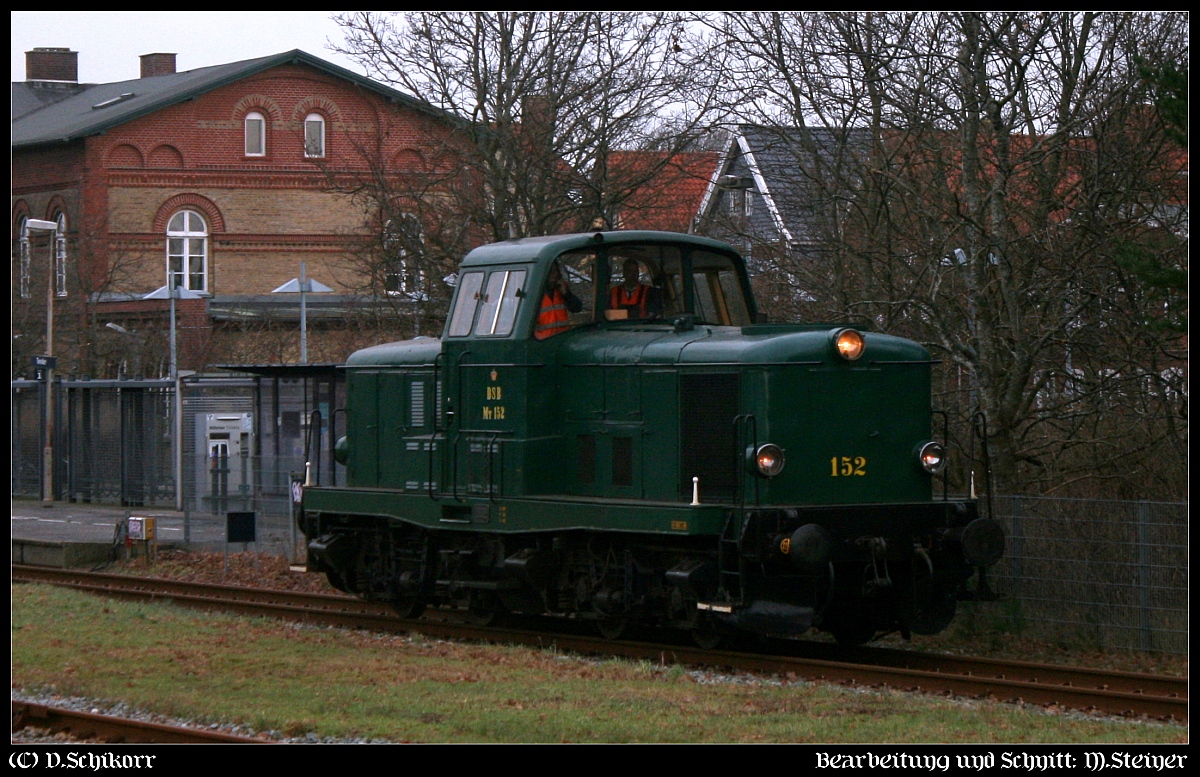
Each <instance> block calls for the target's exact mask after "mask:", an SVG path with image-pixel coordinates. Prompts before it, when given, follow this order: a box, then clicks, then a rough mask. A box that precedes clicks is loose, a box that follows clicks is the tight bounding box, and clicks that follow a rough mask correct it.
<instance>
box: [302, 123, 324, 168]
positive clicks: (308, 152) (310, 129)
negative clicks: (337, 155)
mask: <svg viewBox="0 0 1200 777" xmlns="http://www.w3.org/2000/svg"><path fill="white" fill-rule="evenodd" d="M304 156H306V157H308V158H309V159H320V158H322V157H324V156H325V117H324V116H322V115H321V114H319V113H310V114H308V115H307V116H305V117H304Z"/></svg>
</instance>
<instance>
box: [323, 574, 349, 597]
mask: <svg viewBox="0 0 1200 777" xmlns="http://www.w3.org/2000/svg"><path fill="white" fill-rule="evenodd" d="M325 579H326V580H328V581H329V584H330V585H331V586H333V587H334V588H336V589H338V590H339V591H344V592H345V593H348V594H352V593H354V586H353V576H352V575H348V574H345V575H344V574H342V573H341V572H337V571H335V570H332V569H331V570H329V571H328V572H326V573H325Z"/></svg>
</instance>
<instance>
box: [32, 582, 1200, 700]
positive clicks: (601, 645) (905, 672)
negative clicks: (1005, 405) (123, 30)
mask: <svg viewBox="0 0 1200 777" xmlns="http://www.w3.org/2000/svg"><path fill="white" fill-rule="evenodd" d="M12 579H13V581H17V582H43V583H52V584H55V585H66V586H70V587H73V588H77V589H80V590H85V591H90V592H93V593H99V594H103V595H107V596H121V597H133V598H140V599H170V600H172V601H174V602H176V603H178V604H182V605H186V606H189V607H197V608H204V609H209V610H224V611H233V612H239V613H243V614H253V615H262V616H268V617H280V618H286V619H289V620H296V621H303V622H307V623H319V624H323V625H332V626H341V627H347V628H360V629H372V630H377V631H384V632H392V633H405V632H411V631H420V632H421V633H423V634H426V635H428V636H433V637H441V638H446V639H464V640H479V641H491V642H503V643H508V644H522V645H528V646H531V647H551V646H553V647H555V648H556V649H559V650H570V651H574V652H578V653H584V654H599V655H619V656H623V657H627V658H634V659H639V660H652V661H656V662H662V663H672V664H686V665H692V666H699V667H728V668H731V669H737V670H743V671H751V672H762V673H769V674H773V675H780V676H794V677H797V678H804V679H808V680H814V681H828V682H835V683H841V684H846V685H851V686H860V687H861V686H872V687H888V688H894V689H898V690H904V691H921V692H925V693H952V694H959V695H963V696H968V697H973V698H982V699H994V700H996V701H1001V702H1024V703H1028V704H1038V705H1043V706H1047V707H1049V706H1052V705H1053V706H1058V707H1064V708H1072V709H1083V710H1088V711H1093V712H1099V713H1104V714H1111V715H1124V716H1137V715H1144V716H1148V717H1152V718H1157V719H1164V720H1176V721H1181V722H1186V721H1187V719H1188V711H1187V710H1188V691H1187V683H1188V681H1187V678H1186V677H1183V678H1180V677H1169V676H1162V675H1150V674H1139V673H1134V672H1119V671H1107V670H1094V669H1086V668H1082V667H1070V666H1062V665H1057V664H1040V663H1033V662H1026V661H1006V660H1002V659H990V658H969V657H962V656H944V655H938V654H931V653H917V652H915V651H903V650H890V649H871V648H858V649H853V650H847V649H846V648H841V647H838V648H836V652H834V649H832V646H828V645H820V644H817V643H809V642H804V641H779V642H773V643H771V645H770V648H769V649H770V650H771V651H772V652H770V653H769V654H767V653H762V652H742V651H732V650H702V649H700V648H696V647H691V646H687V645H679V644H662V643H647V642H634V641H620V640H602V639H599V638H596V637H592V636H584V635H580V634H573V633H569V629H570V628H572V626H577V625H579V623H578V622H576V621H563V620H559V621H555V620H551V619H543V621H545V620H550V623H551V624H553V625H552V626H551V628H554V629H555V631H554V632H548V631H547V630H546V629H545V628H538V629H525V628H497V627H486V628H485V627H476V626H471V625H467V624H463V623H456V622H453V621H452V620H449V619H444V620H435V619H431V618H430V617H426V618H425V619H422V620H406V619H402V618H399V617H398V616H396V615H395V614H394V613H392V612H391V611H390V609H389V608H387V607H386V606H385V605H381V604H373V603H369V602H362V601H359V600H356V599H352V598H349V597H343V596H330V595H322V594H301V593H295V592H289V591H278V590H275V589H255V588H238V587H234V586H222V585H205V584H200V583H180V582H179V581H171V580H162V579H159V578H144V577H133V576H126V575H112V574H97V573H87V572H79V571H71V570H58V569H52V568H47V567H27V566H16V565H14V566H13V567H12ZM780 652H788V653H790V654H789V655H781V654H780ZM835 655H836V658H833V657H831V656H835Z"/></svg>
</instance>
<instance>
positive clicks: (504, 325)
mask: <svg viewBox="0 0 1200 777" xmlns="http://www.w3.org/2000/svg"><path fill="white" fill-rule="evenodd" d="M524 296H525V271H524V270H495V271H493V272H492V273H491V274H490V275H488V279H487V286H486V288H485V289H484V292H483V296H482V298H481V299H480V303H481V304H480V306H479V320H478V321H477V322H476V323H475V334H476V335H481V336H484V337H503V336H505V335H509V334H512V328H513V321H515V320H516V317H517V308H518V307H519V306H520V304H521V299H522V298H523V297H524Z"/></svg>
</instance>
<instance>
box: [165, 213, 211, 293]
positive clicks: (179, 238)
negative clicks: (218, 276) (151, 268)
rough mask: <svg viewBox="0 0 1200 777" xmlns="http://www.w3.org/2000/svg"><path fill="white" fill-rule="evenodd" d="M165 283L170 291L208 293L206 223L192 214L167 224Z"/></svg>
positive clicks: (175, 218)
mask: <svg viewBox="0 0 1200 777" xmlns="http://www.w3.org/2000/svg"><path fill="white" fill-rule="evenodd" d="M167 280H168V282H169V283H170V285H171V287H172V288H182V289H188V290H189V291H207V290H208V223H207V222H206V221H205V220H204V217H203V216H201V215H200V214H199V213H198V212H196V211H194V210H181V211H179V212H177V213H176V214H175V215H173V216H171V220H170V221H168V222H167Z"/></svg>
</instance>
